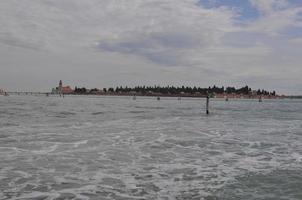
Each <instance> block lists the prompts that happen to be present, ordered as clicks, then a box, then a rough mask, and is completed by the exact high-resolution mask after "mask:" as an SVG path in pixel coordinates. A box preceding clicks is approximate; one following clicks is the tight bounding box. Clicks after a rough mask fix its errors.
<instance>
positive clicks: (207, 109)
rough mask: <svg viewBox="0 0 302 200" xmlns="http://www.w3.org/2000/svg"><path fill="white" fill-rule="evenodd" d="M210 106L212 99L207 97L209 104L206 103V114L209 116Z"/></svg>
mask: <svg viewBox="0 0 302 200" xmlns="http://www.w3.org/2000/svg"><path fill="white" fill-rule="evenodd" d="M209 104H210V97H209V95H208V96H207V102H206V113H207V115H208V114H210V111H209Z"/></svg>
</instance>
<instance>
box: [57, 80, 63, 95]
mask: <svg viewBox="0 0 302 200" xmlns="http://www.w3.org/2000/svg"><path fill="white" fill-rule="evenodd" d="M62 87H63V83H62V80H60V82H59V88H58V89H59V93H62Z"/></svg>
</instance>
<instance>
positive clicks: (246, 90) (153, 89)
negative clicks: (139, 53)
mask: <svg viewBox="0 0 302 200" xmlns="http://www.w3.org/2000/svg"><path fill="white" fill-rule="evenodd" d="M98 92H103V93H133V94H142V95H144V94H148V93H153V94H165V95H168V94H171V95H180V94H200V95H207V94H240V95H249V94H252V89H251V88H250V87H249V86H245V87H241V88H238V89H237V88H235V87H226V88H225V87H224V86H222V87H217V86H215V85H214V86H213V87H208V88H202V87H196V86H194V87H188V86H181V87H175V86H164V87H161V86H156V85H155V86H136V87H127V86H125V87H123V86H120V87H116V88H112V87H110V88H103V89H102V90H100V89H97V88H94V89H90V90H89V89H86V88H85V87H82V88H80V87H75V90H74V93H76V94H89V93H91V94H93V93H98ZM256 94H257V95H272V96H275V95H276V92H275V91H272V92H270V91H266V90H264V89H262V90H260V89H258V90H257V91H256Z"/></svg>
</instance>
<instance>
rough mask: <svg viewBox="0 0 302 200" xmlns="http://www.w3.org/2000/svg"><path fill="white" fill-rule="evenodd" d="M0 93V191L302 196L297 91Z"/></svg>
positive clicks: (6, 194)
mask: <svg viewBox="0 0 302 200" xmlns="http://www.w3.org/2000/svg"><path fill="white" fill-rule="evenodd" d="M210 104H211V112H212V114H211V115H210V116H206V115H205V114H204V112H205V111H204V106H205V101H204V100H202V99H182V100H181V101H178V100H177V98H162V99H161V100H160V101H157V100H156V98H140V97H137V100H135V101H134V100H132V98H130V97H101V98H100V97H91V96H89V97H84V96H81V97H65V98H64V99H63V98H58V97H48V98H47V97H30V96H28V97H26V96H10V97H1V96H0V199H1V200H2V199H129V200H130V199H167V200H168V199H176V200H178V199H179V200H180V199H206V200H215V199H227V200H231V199H232V200H233V199H234V200H236V199H245V200H250V199H259V200H260V199H263V200H264V199H265V200H267V199H271V200H276V199H284V200H285V199H286V200H288V199H292V200H301V199H302V175H301V174H302V101H293V100H274V101H273V100H272V101H264V102H262V103H259V102H257V101H247V100H237V101H232V100H230V101H229V102H224V101H211V103H210Z"/></svg>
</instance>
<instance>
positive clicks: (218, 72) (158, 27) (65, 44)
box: [0, 0, 302, 93]
mask: <svg viewBox="0 0 302 200" xmlns="http://www.w3.org/2000/svg"><path fill="white" fill-rule="evenodd" d="M251 2H252V3H253V5H254V6H255V8H257V9H258V10H259V12H261V13H262V15H261V16H259V18H257V19H255V20H253V21H248V22H245V23H237V22H238V21H237V19H238V18H237V15H238V13H237V12H236V10H234V9H232V8H228V7H221V8H211V9H208V8H205V7H203V6H202V4H200V3H199V1H197V0H144V1H141V0H132V1H129V0H119V1H117V0H102V1H100V0H87V1H82V0H72V1H71V0H43V1H41V0H23V1H19V0H10V1H0V24H1V27H0V52H1V59H0V70H1V73H0V87H4V88H8V89H10V90H16V89H19V88H23V89H24V88H25V89H26V88H33V89H35V90H46V89H47V88H49V87H50V85H51V84H53V83H55V84H56V82H57V79H64V80H66V81H67V82H69V83H70V84H71V85H79V84H81V83H82V84H83V85H86V86H87V87H97V86H98V85H100V86H111V85H120V84H127V85H131V84H152V85H154V84H179V85H182V84H196V85H200V86H208V85H210V84H217V85H218V84H228V85H232V83H233V84H240V83H241V84H242V85H245V84H251V86H253V87H262V86H263V85H271V86H275V87H276V89H278V88H282V89H281V90H280V92H282V93H286V92H287V91H291V92H296V93H299V92H300V90H301V88H300V89H299V85H300V84H299V82H298V76H300V75H301V74H302V69H301V67H300V63H301V61H302V60H301V59H302V58H301V56H300V55H299V49H301V47H302V42H301V41H302V39H301V38H300V35H299V34H293V35H295V37H294V38H293V37H291V36H290V34H289V33H288V32H289V31H292V30H300V29H299V27H302V23H301V11H302V8H301V7H293V6H291V4H290V3H288V1H285V0H269V1H267V0H251ZM293 27H298V28H296V29H295V28H293ZM301 37H302V36H301ZM172 66H173V67H172ZM58 74H59V75H58ZM262 77H266V78H262ZM287 79H288V80H290V81H291V84H288V87H287V86H286V85H285V86H284V83H285V82H286V81H284V80H287ZM26 80H30V81H26ZM253 80H258V81H253ZM280 80H283V81H280ZM293 85H295V87H293ZM292 88H295V89H294V90H293V89H292ZM300 93H301V92H300Z"/></svg>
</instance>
